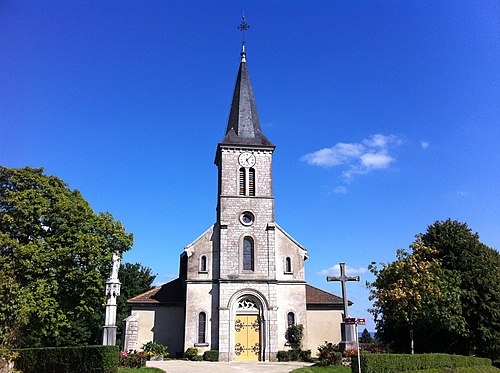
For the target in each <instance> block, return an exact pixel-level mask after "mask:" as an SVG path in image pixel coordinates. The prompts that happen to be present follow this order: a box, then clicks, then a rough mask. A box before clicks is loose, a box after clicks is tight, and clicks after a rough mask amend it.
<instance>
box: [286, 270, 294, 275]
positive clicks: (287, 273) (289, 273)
mask: <svg viewBox="0 0 500 373" xmlns="http://www.w3.org/2000/svg"><path fill="white" fill-rule="evenodd" d="M284 274H285V275H293V272H286V271H285V272H284Z"/></svg>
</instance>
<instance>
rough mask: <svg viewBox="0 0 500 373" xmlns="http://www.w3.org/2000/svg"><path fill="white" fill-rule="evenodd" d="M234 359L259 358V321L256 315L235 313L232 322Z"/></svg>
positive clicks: (257, 359) (254, 359)
mask: <svg viewBox="0 0 500 373" xmlns="http://www.w3.org/2000/svg"><path fill="white" fill-rule="evenodd" d="M234 329H235V335H236V338H235V345H234V352H235V353H236V361H259V360H260V321H259V316H258V315H236V320H235V322H234Z"/></svg>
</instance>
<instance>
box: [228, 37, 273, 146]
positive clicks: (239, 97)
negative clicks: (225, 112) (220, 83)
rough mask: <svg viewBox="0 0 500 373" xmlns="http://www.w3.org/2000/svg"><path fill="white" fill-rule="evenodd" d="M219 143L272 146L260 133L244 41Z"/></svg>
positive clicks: (260, 128)
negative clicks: (222, 137)
mask: <svg viewBox="0 0 500 373" xmlns="http://www.w3.org/2000/svg"><path fill="white" fill-rule="evenodd" d="M221 144H224V145H230V144H234V145H256V146H272V147H274V145H273V144H272V143H271V141H269V139H268V138H267V137H266V136H264V134H263V133H262V127H261V125H260V120H259V115H258V114H257V105H256V104H255V98H254V96H253V90H252V85H251V84H250V75H249V74H248V69H247V64H246V52H245V43H242V50H241V63H240V69H239V71H238V77H237V78H236V86H235V87H234V94H233V102H232V104H231V111H230V113H229V121H228V123H227V129H226V135H225V136H224V139H223V140H222V142H221Z"/></svg>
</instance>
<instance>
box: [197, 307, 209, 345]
mask: <svg viewBox="0 0 500 373" xmlns="http://www.w3.org/2000/svg"><path fill="white" fill-rule="evenodd" d="M206 324H207V314H206V313H205V312H200V314H199V315H198V343H205V329H206Z"/></svg>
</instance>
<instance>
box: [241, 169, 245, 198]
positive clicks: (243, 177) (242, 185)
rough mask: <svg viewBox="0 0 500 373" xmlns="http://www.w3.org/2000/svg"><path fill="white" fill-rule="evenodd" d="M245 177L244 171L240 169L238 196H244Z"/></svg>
mask: <svg viewBox="0 0 500 373" xmlns="http://www.w3.org/2000/svg"><path fill="white" fill-rule="evenodd" d="M245 181H246V175H245V169H244V168H243V167H242V168H240V196H244V195H245V194H246V193H245V192H246V182H245Z"/></svg>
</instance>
